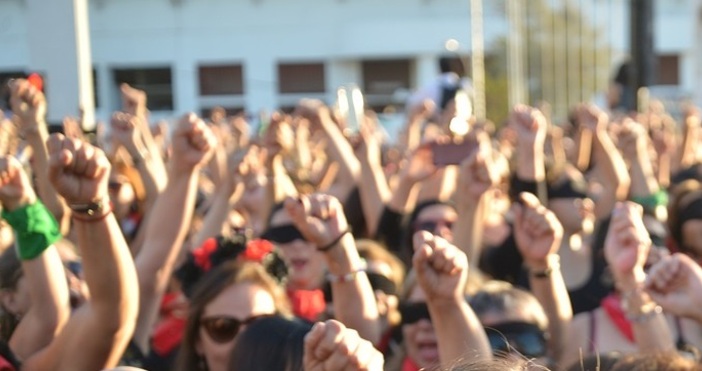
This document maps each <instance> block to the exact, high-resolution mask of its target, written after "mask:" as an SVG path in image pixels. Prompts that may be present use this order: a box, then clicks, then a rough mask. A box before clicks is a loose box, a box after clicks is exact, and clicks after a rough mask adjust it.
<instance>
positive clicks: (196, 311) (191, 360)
mask: <svg viewBox="0 0 702 371" xmlns="http://www.w3.org/2000/svg"><path fill="white" fill-rule="evenodd" d="M240 283H253V284H256V285H258V286H260V287H262V288H264V289H265V290H267V291H268V292H269V293H270V294H271V296H273V300H274V302H275V303H276V310H277V312H278V313H280V314H282V315H290V304H289V303H288V300H287V297H286V296H285V293H284V292H283V290H282V289H281V287H280V286H279V285H278V283H277V282H276V281H275V280H274V279H273V278H272V277H271V276H270V275H269V274H268V273H266V271H265V270H264V269H263V267H262V266H261V265H260V264H258V263H252V262H237V261H227V262H225V263H223V264H221V265H220V266H218V267H217V268H215V269H213V270H212V271H210V272H208V273H207V274H206V275H205V277H203V279H202V280H200V282H199V283H198V284H197V285H196V286H195V288H194V289H193V293H192V297H191V298H190V305H189V308H188V321H187V324H186V325H185V331H184V334H183V341H182V343H181V347H180V352H179V354H178V361H177V362H176V369H177V370H183V371H192V370H198V369H199V367H198V364H199V361H200V356H199V355H198V354H197V352H196V350H195V344H196V343H197V339H198V334H199V332H198V330H199V328H200V318H201V317H202V314H203V312H204V311H205V307H206V306H207V305H208V304H209V303H210V302H211V301H212V300H214V299H215V298H216V297H217V296H218V295H219V294H221V293H222V291H224V290H225V289H227V288H228V287H230V286H232V285H235V284H240Z"/></svg>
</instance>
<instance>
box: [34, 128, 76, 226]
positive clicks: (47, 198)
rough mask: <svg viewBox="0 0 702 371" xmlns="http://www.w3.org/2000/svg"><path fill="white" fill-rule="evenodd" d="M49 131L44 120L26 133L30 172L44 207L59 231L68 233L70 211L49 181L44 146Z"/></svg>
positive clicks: (47, 155) (46, 152) (47, 162)
mask: <svg viewBox="0 0 702 371" xmlns="http://www.w3.org/2000/svg"><path fill="white" fill-rule="evenodd" d="M48 138H49V133H48V131H47V128H46V123H45V122H40V123H38V124H37V130H36V131H33V132H30V133H27V135H26V138H25V139H26V141H27V144H29V146H30V147H31V148H32V161H31V165H32V174H33V175H34V177H36V182H35V186H36V189H37V195H38V196H39V198H40V199H41V200H42V202H43V203H44V205H46V208H47V209H48V210H49V211H50V212H51V214H53V215H54V218H56V221H58V222H59V226H60V229H61V233H62V234H63V235H65V234H66V233H68V228H69V227H70V211H69V210H68V207H67V205H66V202H65V201H64V200H63V198H62V197H61V196H59V194H58V193H56V190H55V189H54V187H52V186H51V183H50V182H49V175H48V174H49V172H48V171H49V170H48V169H49V152H48V150H47V148H46V141H47V139H48Z"/></svg>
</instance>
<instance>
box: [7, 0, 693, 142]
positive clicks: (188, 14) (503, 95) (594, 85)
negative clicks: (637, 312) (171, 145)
mask: <svg viewBox="0 0 702 371" xmlns="http://www.w3.org/2000/svg"><path fill="white" fill-rule="evenodd" d="M701 10H702V1H701V0H655V1H654V0H528V1H526V0H484V1H477V0H472V1H471V0H383V1H378V0H236V1H233V0H51V1H47V0H0V81H5V80H6V79H8V78H12V77H17V76H26V75H27V74H29V73H37V74H38V75H39V76H40V77H41V78H42V83H43V88H44V90H45V92H46V93H47V95H48V101H49V116H48V118H49V121H50V122H53V123H60V122H61V119H62V118H63V117H64V116H66V115H73V116H75V115H77V114H78V112H79V111H83V114H84V115H88V118H90V117H95V120H90V119H89V120H85V121H84V122H86V123H88V124H87V125H90V122H94V121H96V120H97V121H99V120H105V119H107V118H108V117H109V115H110V113H111V112H112V111H114V110H116V109H118V108H120V95H119V84H120V83H123V82H126V83H129V84H131V85H133V86H134V87H137V88H139V89H143V90H145V91H146V93H147V94H148V96H149V109H150V111H151V116H152V118H154V119H161V118H166V119H167V118H171V117H174V116H176V115H178V114H180V113H183V112H186V111H194V112H197V113H200V114H204V115H206V114H208V112H209V111H210V110H211V109H212V108H213V107H215V106H221V107H224V108H225V109H226V110H227V111H228V112H229V113H238V112H245V113H246V115H248V116H249V117H252V118H256V117H259V116H260V114H261V113H262V112H270V111H271V110H277V109H279V110H289V109H291V108H292V107H294V105H295V104H296V102H297V101H298V100H299V99H300V98H302V97H313V98H320V99H322V100H324V101H326V102H328V103H333V101H334V100H335V99H336V89H337V87H338V86H341V85H343V84H348V83H354V84H356V85H358V86H359V87H360V88H361V90H362V91H363V92H364V94H365V101H366V106H367V107H368V108H372V109H373V110H375V111H377V112H379V113H382V114H383V115H382V116H381V117H382V118H383V119H384V121H385V122H386V125H388V126H393V125H396V124H397V123H398V122H401V116H402V115H403V114H404V110H405V102H406V101H407V99H408V97H409V96H410V94H411V93H412V92H413V91H414V90H415V89H417V88H418V87H420V86H422V85H424V84H426V83H428V82H429V81H431V80H432V79H435V78H436V76H437V75H438V64H437V61H438V58H439V57H440V56H445V55H447V54H448V55H452V56H454V57H456V58H460V59H461V60H462V62H463V66H464V67H465V69H464V71H463V72H464V74H465V75H466V76H467V77H469V78H473V77H474V75H475V79H474V81H473V83H474V87H475V89H476V91H478V93H479V94H483V92H484V95H485V105H484V106H485V111H486V116H487V117H488V118H489V119H491V120H492V121H494V122H495V123H496V124H497V125H499V124H500V123H501V121H502V120H503V119H504V117H505V116H506V114H507V112H508V107H509V105H511V104H514V103H518V102H524V103H530V104H536V105H538V104H540V102H542V101H546V102H548V103H549V107H550V113H551V115H552V117H553V119H554V122H557V121H558V120H564V119H566V117H567V112H568V108H569V107H571V106H572V105H573V104H575V103H577V102H581V101H592V102H601V103H602V104H604V102H606V100H607V97H608V94H612V89H613V85H616V83H617V82H619V85H623V86H628V85H629V86H632V87H634V88H637V87H641V86H647V87H649V88H650V95H651V96H652V97H656V98H659V99H661V100H662V101H663V102H664V103H666V105H667V106H669V109H670V110H672V111H675V110H676V107H678V104H679V103H680V102H684V101H687V100H692V101H694V102H696V103H698V104H699V103H702V91H700V89H696V87H697V86H700V85H702V30H701V29H700V23H701V22H700V17H701V14H702V13H701ZM476 22H477V23H476ZM476 26H478V27H476ZM480 26H481V27H480ZM480 44H482V46H483V47H482V48H479V49H480V50H476V47H480ZM476 53H478V54H477V55H479V56H480V59H481V61H483V62H484V71H483V68H482V67H481V66H480V64H479V63H478V64H476V60H475V58H471V57H474V56H475V55H476ZM475 66H477V68H480V69H481V71H477V72H478V73H477V74H476V71H473V69H474V67H475ZM622 66H625V67H624V68H622ZM618 74H619V75H620V80H621V81H618V80H617V79H616V78H617V75H618ZM483 76H484V77H483ZM623 76H624V77H626V78H623ZM478 104H480V103H478ZM93 107H94V110H93ZM87 129H90V128H87Z"/></svg>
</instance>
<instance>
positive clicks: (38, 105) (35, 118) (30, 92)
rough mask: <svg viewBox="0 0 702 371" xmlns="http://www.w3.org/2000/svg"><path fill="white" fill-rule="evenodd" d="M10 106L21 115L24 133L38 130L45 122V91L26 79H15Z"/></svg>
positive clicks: (11, 89)
mask: <svg viewBox="0 0 702 371" xmlns="http://www.w3.org/2000/svg"><path fill="white" fill-rule="evenodd" d="M10 106H12V112H13V113H14V114H15V115H17V117H19V119H20V121H21V123H20V131H21V132H22V133H23V134H28V133H31V132H36V131H37V130H38V126H39V125H42V124H43V123H44V117H45V116H46V98H45V97H44V93H42V92H41V91H40V90H39V89H37V88H35V87H34V85H32V84H30V83H29V81H27V80H25V79H17V80H14V81H13V82H12V84H11V86H10Z"/></svg>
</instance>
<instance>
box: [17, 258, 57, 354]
mask: <svg viewBox="0 0 702 371" xmlns="http://www.w3.org/2000/svg"><path fill="white" fill-rule="evenodd" d="M22 271H23V272H24V277H25V279H26V280H27V287H29V290H30V291H29V296H30V298H31V302H32V305H31V307H30V308H29V311H28V312H27V313H26V314H25V315H24V317H23V318H22V321H21V322H20V324H19V326H18V327H17V329H15V332H14V333H13V335H12V338H11V339H10V343H9V345H10V347H11V349H12V351H13V352H14V353H15V355H17V356H18V357H19V358H20V359H27V358H28V357H29V356H31V355H32V354H34V353H36V352H37V351H39V350H41V349H43V348H44V347H46V346H47V345H48V344H49V343H50V342H51V341H52V340H53V339H54V337H55V336H56V335H58V333H60V332H61V330H62V329H63V327H64V325H65V324H66V322H67V321H68V317H69V315H70V304H69V296H68V285H67V283H66V279H65V273H64V270H63V264H62V263H61V258H60V256H59V254H58V251H57V250H56V248H55V247H53V246H51V247H49V248H48V249H46V250H44V252H43V253H42V254H41V255H40V256H39V257H37V258H35V259H32V260H25V261H23V262H22Z"/></svg>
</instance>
